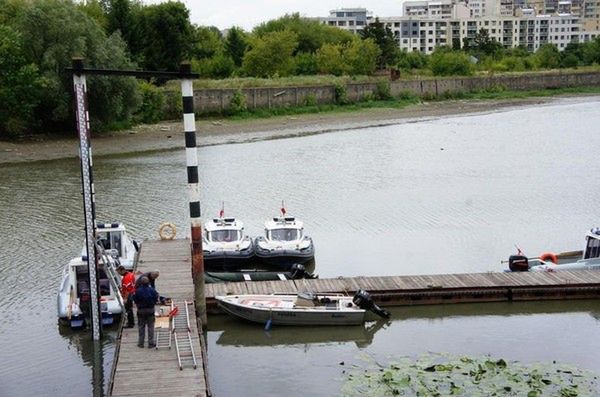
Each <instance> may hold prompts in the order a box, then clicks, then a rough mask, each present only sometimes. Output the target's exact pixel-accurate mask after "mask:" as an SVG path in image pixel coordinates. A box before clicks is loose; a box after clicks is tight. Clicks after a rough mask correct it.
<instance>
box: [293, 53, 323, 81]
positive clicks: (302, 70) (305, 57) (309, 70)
mask: <svg viewBox="0 0 600 397" xmlns="http://www.w3.org/2000/svg"><path fill="white" fill-rule="evenodd" d="M294 59H295V63H296V74H298V75H307V76H310V75H314V74H317V73H318V72H319V68H318V65H317V57H316V56H315V54H313V53H310V52H299V53H297V54H296V56H295V57H294Z"/></svg>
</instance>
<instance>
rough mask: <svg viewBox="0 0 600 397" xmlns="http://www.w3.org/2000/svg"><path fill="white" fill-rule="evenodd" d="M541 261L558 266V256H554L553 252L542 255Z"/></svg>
mask: <svg viewBox="0 0 600 397" xmlns="http://www.w3.org/2000/svg"><path fill="white" fill-rule="evenodd" d="M540 260H542V261H544V262H548V261H550V262H552V263H554V264H555V265H556V264H558V258H557V257H556V254H554V253H553V252H544V253H543V254H542V255H540Z"/></svg>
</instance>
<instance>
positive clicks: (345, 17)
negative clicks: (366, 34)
mask: <svg viewBox="0 0 600 397" xmlns="http://www.w3.org/2000/svg"><path fill="white" fill-rule="evenodd" d="M372 18H373V14H372V13H371V12H370V11H368V10H367V9H366V8H341V9H338V10H332V11H329V16H328V17H324V18H323V17H320V18H316V19H318V20H320V21H321V23H324V24H326V25H329V26H337V27H338V28H341V29H344V30H348V31H350V32H352V33H359V32H360V31H361V30H363V29H364V28H365V26H367V25H368V24H369V22H371V19H372Z"/></svg>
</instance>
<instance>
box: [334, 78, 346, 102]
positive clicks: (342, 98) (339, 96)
mask: <svg viewBox="0 0 600 397" xmlns="http://www.w3.org/2000/svg"><path fill="white" fill-rule="evenodd" d="M333 89H334V94H335V103H337V104H340V105H345V104H347V103H349V101H348V91H347V89H346V85H345V84H340V83H336V84H335V85H334V86H333Z"/></svg>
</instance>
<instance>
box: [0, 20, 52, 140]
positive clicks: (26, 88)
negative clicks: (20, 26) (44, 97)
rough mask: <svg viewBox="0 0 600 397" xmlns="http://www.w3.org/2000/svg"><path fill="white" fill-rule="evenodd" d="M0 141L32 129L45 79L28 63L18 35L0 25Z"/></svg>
mask: <svg viewBox="0 0 600 397" xmlns="http://www.w3.org/2000/svg"><path fill="white" fill-rule="evenodd" d="M0 71H2V73H0V139H1V138H9V137H10V138H14V137H17V136H19V135H22V134H24V133H25V132H27V130H28V129H30V128H31V127H33V126H34V125H35V124H36V123H35V122H34V109H35V107H36V106H37V105H38V104H39V101H40V92H41V90H42V89H43V87H44V79H42V78H41V77H40V75H39V73H38V69H37V67H36V66H35V65H33V64H30V63H27V61H26V59H25V56H24V54H23V43H22V40H21V37H20V36H19V34H18V33H17V32H15V31H14V30H13V29H11V28H10V27H8V26H3V25H0Z"/></svg>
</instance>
